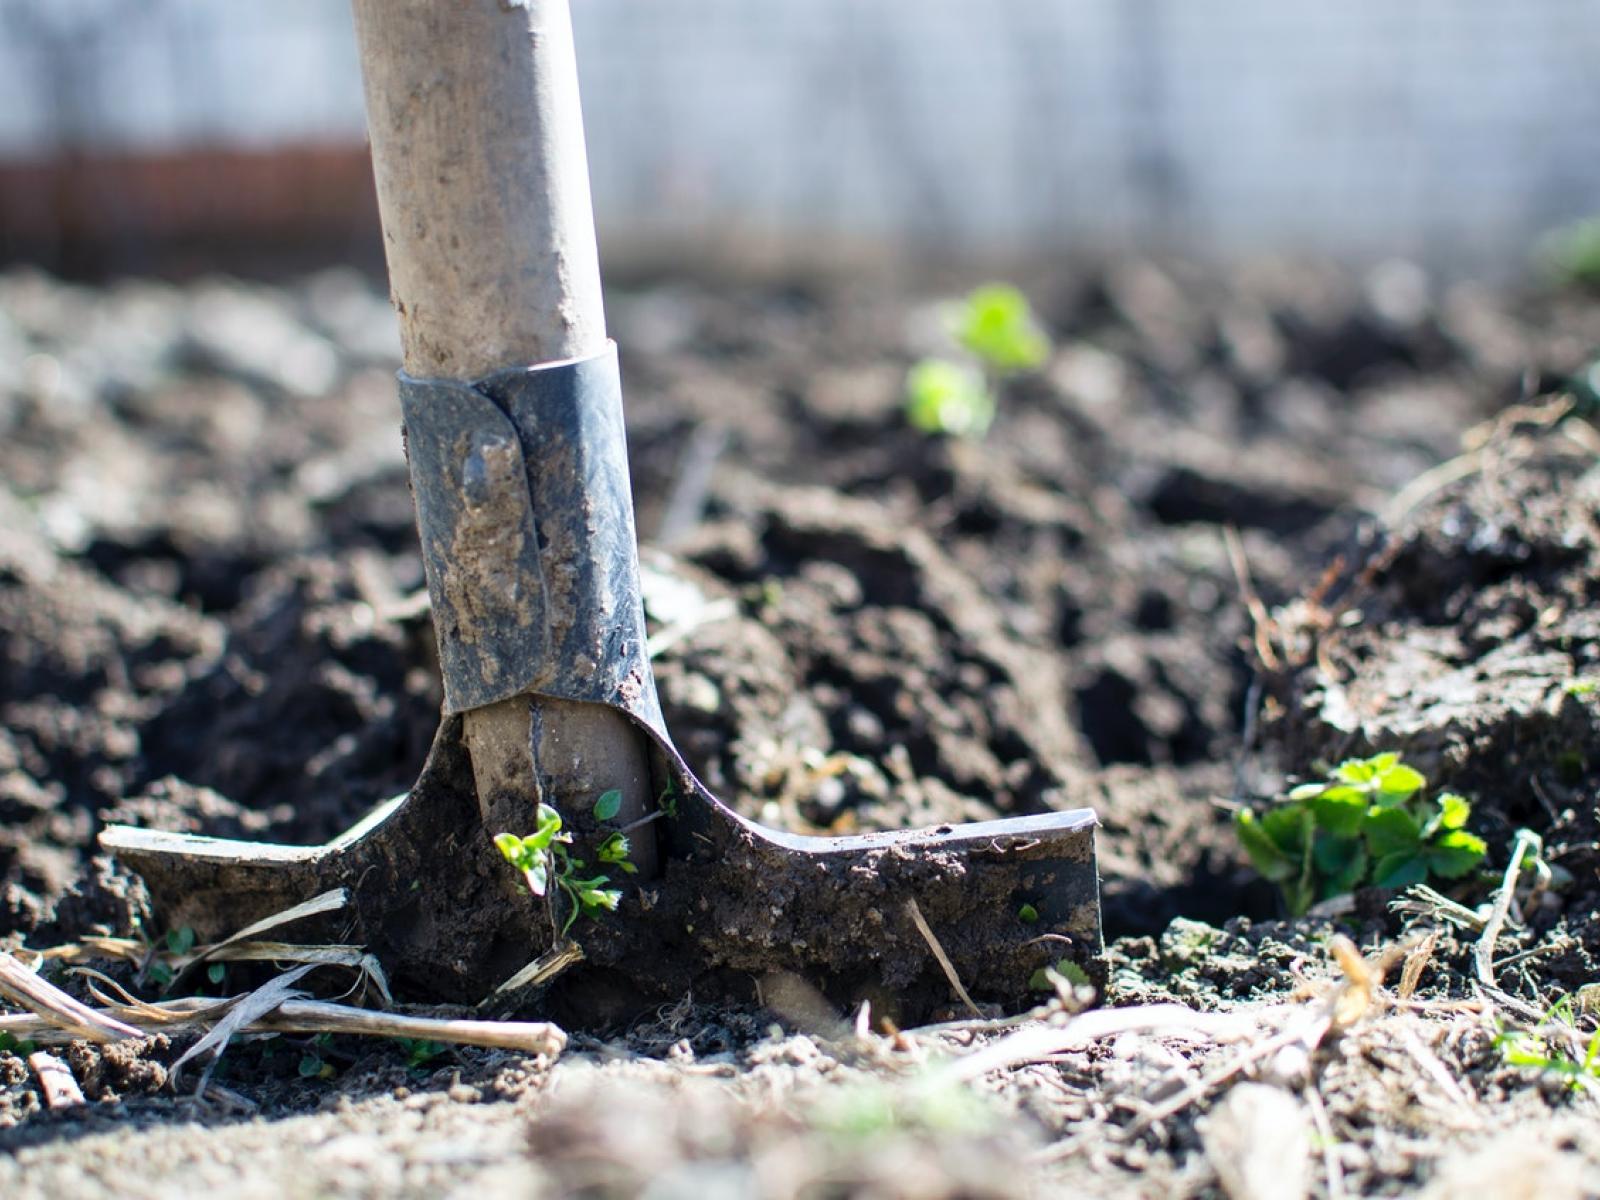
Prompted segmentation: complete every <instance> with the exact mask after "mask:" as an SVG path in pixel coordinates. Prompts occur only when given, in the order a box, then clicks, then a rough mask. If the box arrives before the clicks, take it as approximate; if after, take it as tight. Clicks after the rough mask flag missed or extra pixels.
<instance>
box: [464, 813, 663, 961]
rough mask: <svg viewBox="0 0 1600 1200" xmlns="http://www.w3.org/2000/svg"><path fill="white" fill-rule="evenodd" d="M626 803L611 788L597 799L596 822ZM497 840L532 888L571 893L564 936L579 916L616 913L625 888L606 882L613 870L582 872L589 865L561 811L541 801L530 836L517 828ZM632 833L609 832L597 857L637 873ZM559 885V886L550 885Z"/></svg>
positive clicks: (547, 894) (549, 896)
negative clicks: (631, 853)
mask: <svg viewBox="0 0 1600 1200" xmlns="http://www.w3.org/2000/svg"><path fill="white" fill-rule="evenodd" d="M621 808H622V793H621V792H619V791H609V792H606V793H604V794H603V795H601V796H600V798H599V799H598V800H596V801H595V803H594V816H595V819H596V820H597V821H607V820H610V819H611V818H613V817H615V816H616V815H617V813H618V812H619V811H621ZM494 844H495V845H496V846H497V847H499V850H500V853H501V854H503V855H504V856H505V859H506V861H507V862H509V863H510V864H511V865H512V866H514V867H515V868H516V869H517V870H519V871H521V872H522V877H523V879H524V880H525V881H526V882H527V885H528V890H529V891H530V892H532V893H533V894H534V895H535V896H538V897H540V898H541V899H544V900H545V901H546V902H547V903H549V902H550V901H552V900H553V899H554V898H555V897H556V896H557V895H562V896H565V897H566V900H567V913H566V917H565V919H564V920H563V921H562V923H561V936H562V937H565V936H566V935H567V933H568V932H569V931H570V930H571V929H572V924H573V922H574V921H576V920H577V919H578V917H579V916H581V915H583V914H585V913H587V914H588V915H590V916H594V915H595V914H596V913H598V912H600V911H601V910H602V909H604V910H607V911H611V912H615V911H616V908H617V904H618V902H619V901H621V899H622V893H621V892H620V891H617V890H615V889H613V888H608V887H607V886H606V885H607V884H608V883H610V882H611V875H610V873H609V871H604V870H603V871H601V872H600V873H599V874H597V875H591V876H588V877H585V876H583V875H582V874H580V873H581V872H582V871H583V870H584V869H585V867H586V866H587V864H586V863H585V861H584V860H583V859H581V858H577V857H575V856H574V855H573V853H572V851H571V850H570V849H568V847H569V846H571V844H572V834H570V833H567V832H565V831H563V829H562V825H561V814H560V813H558V812H557V811H556V810H555V809H553V808H551V807H550V806H549V805H548V804H541V805H539V809H538V814H537V824H536V825H535V827H534V831H533V832H532V833H530V834H528V835H527V836H526V837H518V836H517V835H516V834H514V833H501V834H496V835H495V839H494ZM628 851H629V845H628V838H627V835H626V834H624V833H623V832H622V831H620V830H618V831H616V832H613V833H610V834H607V835H606V837H605V838H604V839H603V840H602V841H601V842H600V845H599V846H598V847H597V848H596V851H595V857H596V858H597V859H598V860H599V862H601V863H604V864H605V865H606V866H607V867H616V868H617V869H618V870H620V871H622V872H623V873H624V874H628V875H632V874H634V873H635V872H636V871H637V870H638V868H637V867H636V866H634V865H633V863H632V862H630V861H629V860H628ZM552 884H554V887H552V886H551V885H552Z"/></svg>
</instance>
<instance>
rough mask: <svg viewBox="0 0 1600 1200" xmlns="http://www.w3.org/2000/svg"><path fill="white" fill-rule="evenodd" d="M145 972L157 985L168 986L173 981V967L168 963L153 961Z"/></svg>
mask: <svg viewBox="0 0 1600 1200" xmlns="http://www.w3.org/2000/svg"><path fill="white" fill-rule="evenodd" d="M145 974H146V975H147V976H149V978H150V982H151V983H153V984H155V985H156V986H157V987H166V986H167V985H168V984H169V983H171V982H172V968H171V967H169V966H167V964H166V963H159V962H158V963H151V964H150V969H149V970H148V971H146V972H145Z"/></svg>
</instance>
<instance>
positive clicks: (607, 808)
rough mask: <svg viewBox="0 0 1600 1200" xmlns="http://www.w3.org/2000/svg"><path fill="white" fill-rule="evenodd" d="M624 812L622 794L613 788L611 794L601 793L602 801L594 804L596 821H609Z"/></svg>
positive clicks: (599, 800)
mask: <svg viewBox="0 0 1600 1200" xmlns="http://www.w3.org/2000/svg"><path fill="white" fill-rule="evenodd" d="M621 811H622V792H621V791H620V790H618V789H617V788H612V789H611V790H610V791H609V792H601V793H600V799H598V800H596V801H595V802H594V819H595V820H596V821H609V820H611V818H613V817H615V816H616V815H617V814H618V813H619V812H621Z"/></svg>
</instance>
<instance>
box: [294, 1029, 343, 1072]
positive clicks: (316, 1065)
mask: <svg viewBox="0 0 1600 1200" xmlns="http://www.w3.org/2000/svg"><path fill="white" fill-rule="evenodd" d="M332 1043H333V1036H332V1035H331V1034H327V1033H319V1034H317V1036H316V1037H314V1038H312V1039H311V1047H312V1048H311V1049H309V1050H307V1051H306V1052H305V1053H304V1054H302V1055H301V1056H300V1064H299V1066H298V1067H296V1068H295V1070H296V1071H297V1072H298V1073H299V1076H300V1078H301V1079H332V1078H333V1077H334V1074H335V1071H334V1067H333V1064H332V1063H330V1062H328V1061H327V1059H325V1058H323V1057H322V1052H323V1051H324V1050H326V1049H327V1048H328V1047H329V1046H330V1045H332Z"/></svg>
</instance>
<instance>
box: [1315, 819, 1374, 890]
mask: <svg viewBox="0 0 1600 1200" xmlns="http://www.w3.org/2000/svg"><path fill="white" fill-rule="evenodd" d="M1311 856H1312V861H1313V862H1315V863H1316V867H1317V871H1318V873H1319V874H1320V875H1321V876H1322V888H1321V897H1320V898H1321V899H1324V900H1327V899H1330V898H1332V897H1334V896H1342V895H1344V894H1345V893H1346V892H1349V891H1354V890H1355V888H1356V887H1357V886H1358V885H1359V884H1360V883H1361V881H1362V879H1363V878H1364V877H1365V875H1366V872H1367V850H1366V847H1365V846H1363V845H1362V844H1361V839H1360V838H1356V837H1341V836H1335V835H1332V834H1319V835H1318V836H1317V840H1316V844H1315V846H1314V847H1313V849H1312V852H1311Z"/></svg>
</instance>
